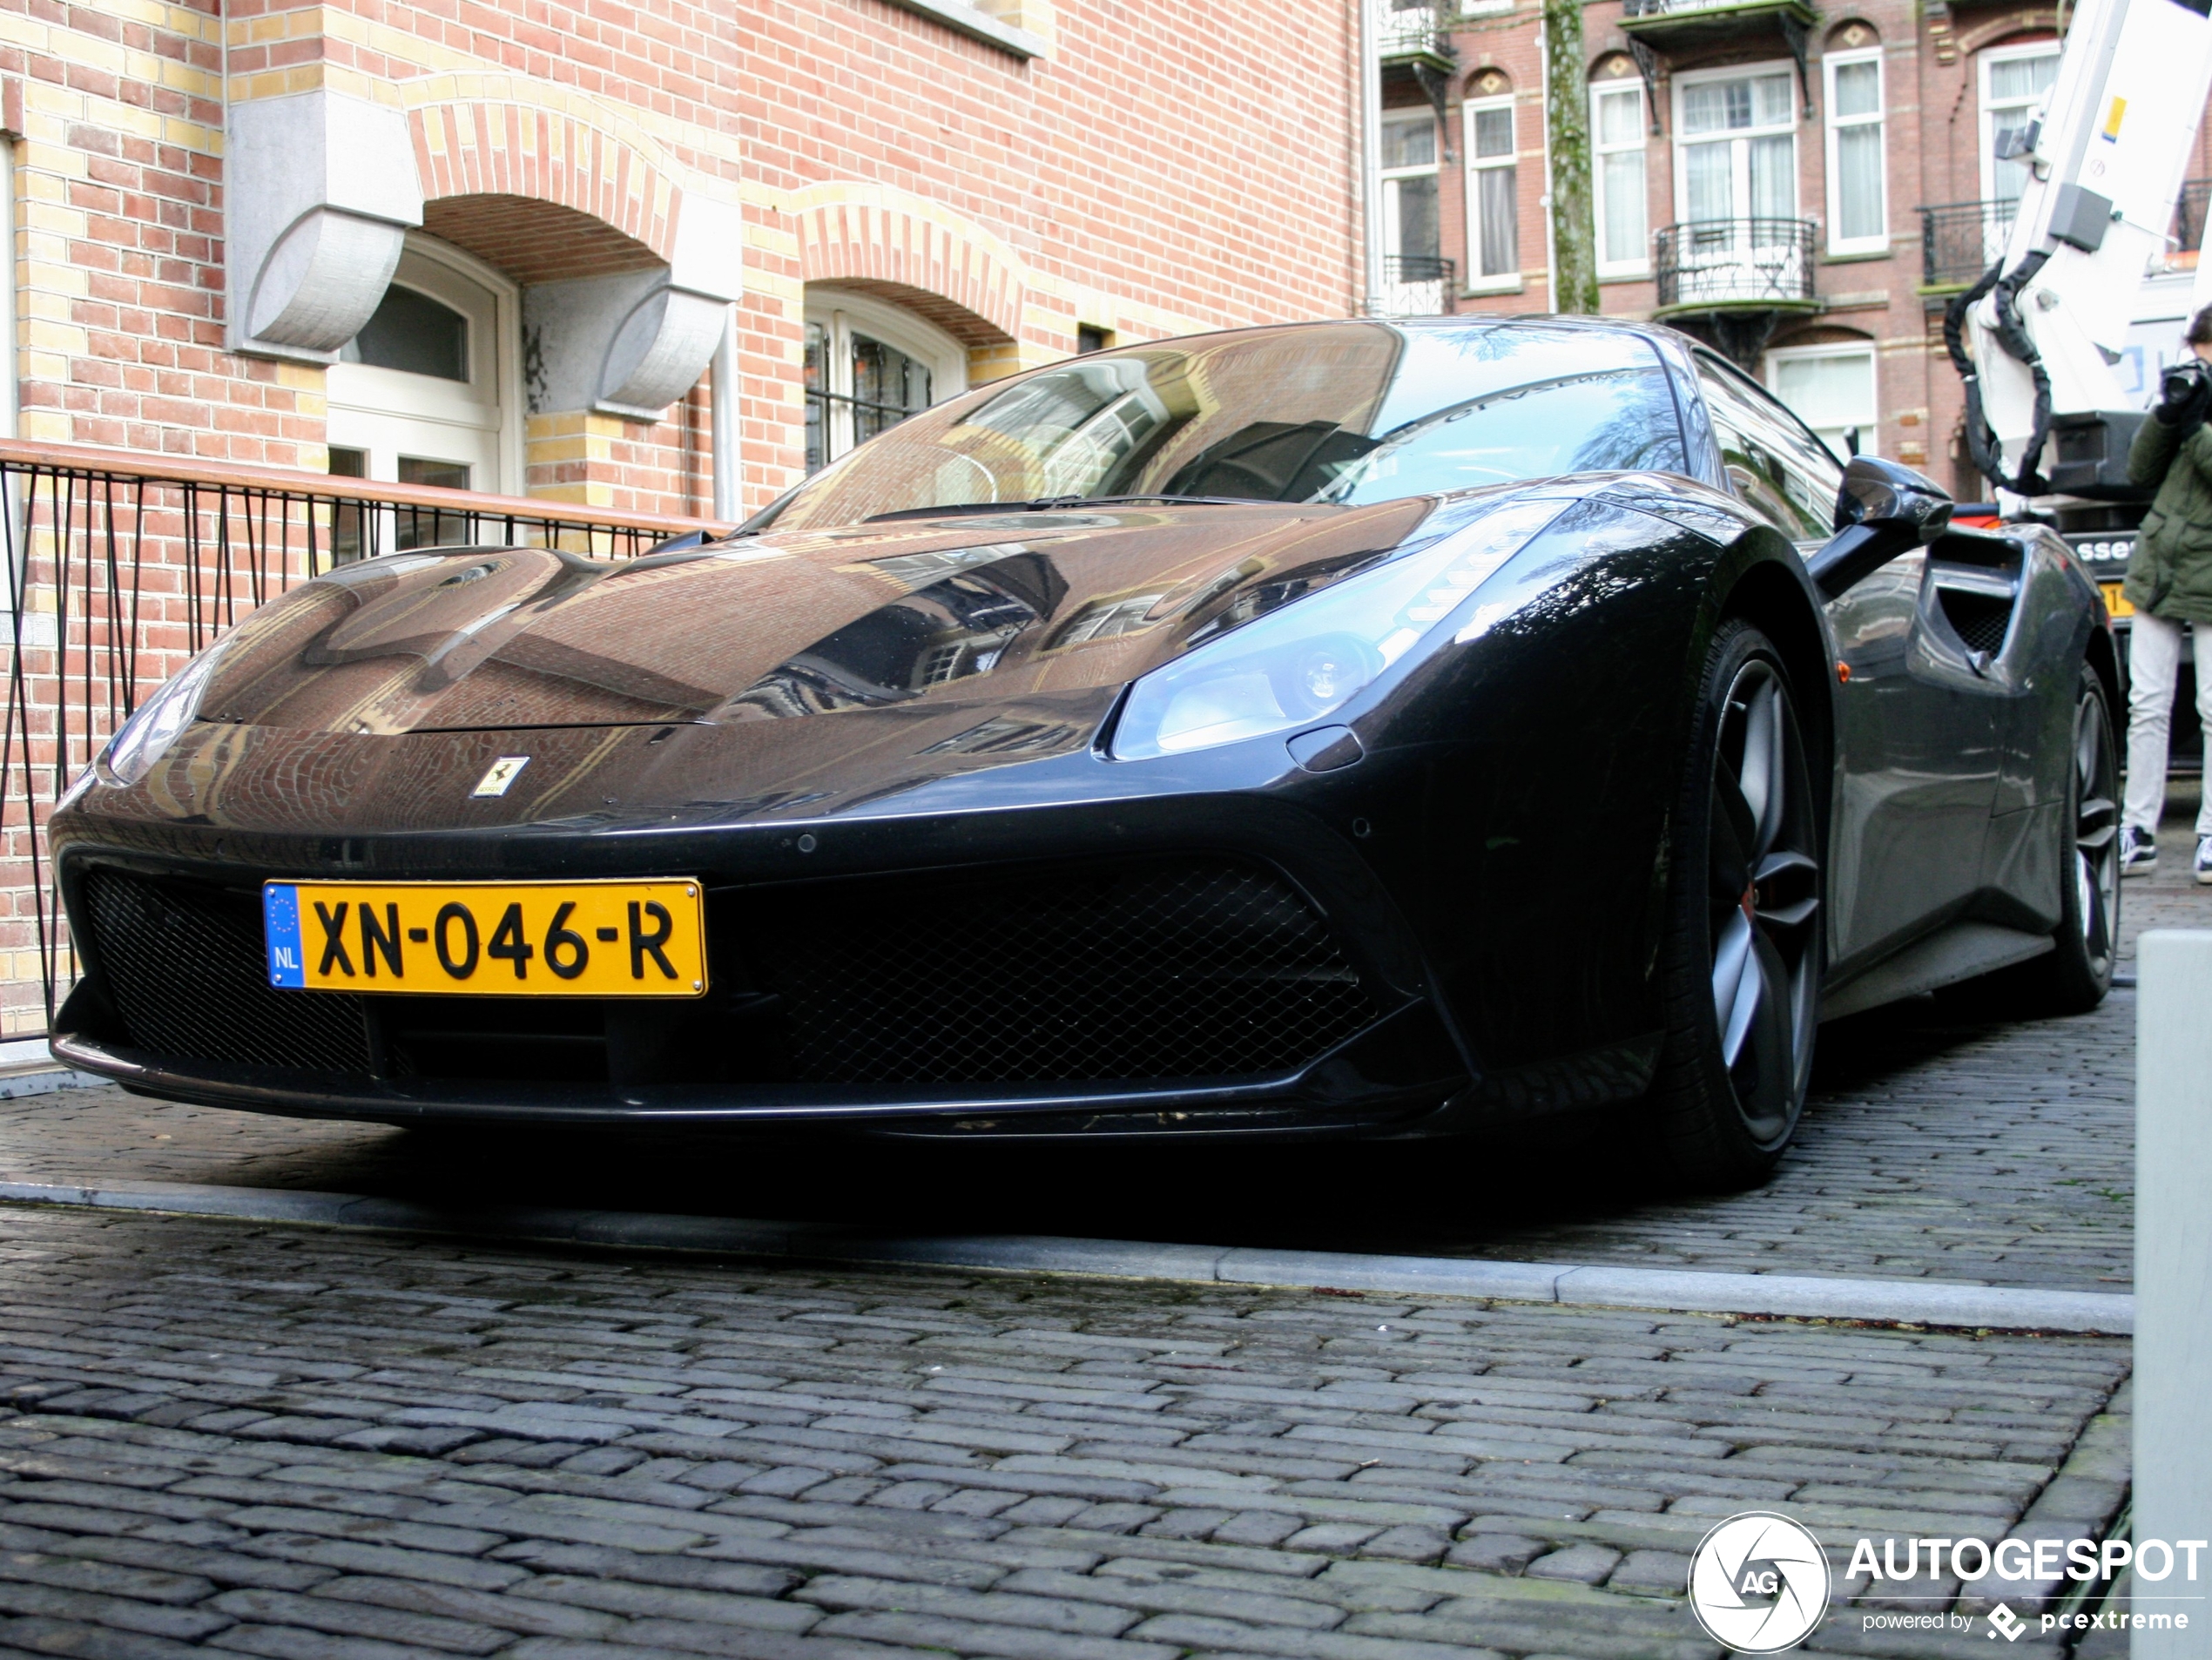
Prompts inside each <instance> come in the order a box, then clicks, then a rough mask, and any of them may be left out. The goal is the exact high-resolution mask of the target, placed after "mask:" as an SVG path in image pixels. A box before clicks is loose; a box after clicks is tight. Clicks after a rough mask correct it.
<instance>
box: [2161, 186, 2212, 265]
mask: <svg viewBox="0 0 2212 1660" xmlns="http://www.w3.org/2000/svg"><path fill="white" fill-rule="evenodd" d="M2208 204H2212V179H2184V180H2182V199H2181V200H2180V201H2178V202H2176V203H2175V205H2174V233H2173V234H2174V243H2173V246H2171V247H2169V248H2168V250H2167V252H2166V258H2165V260H2164V261H2163V263H2162V266H2161V267H2155V268H2162V269H2164V270H2168V271H2194V270H2195V269H2196V264H2197V255H2198V254H2199V253H2201V252H2202V250H2203V247H2204V214H2205V208H2206V206H2207V205H2208Z"/></svg>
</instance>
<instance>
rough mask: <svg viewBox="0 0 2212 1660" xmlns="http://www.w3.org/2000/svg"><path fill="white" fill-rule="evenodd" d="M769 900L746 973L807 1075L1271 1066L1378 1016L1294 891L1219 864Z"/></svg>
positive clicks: (903, 1080) (1066, 871) (1295, 1060)
mask: <svg viewBox="0 0 2212 1660" xmlns="http://www.w3.org/2000/svg"><path fill="white" fill-rule="evenodd" d="M779 909H780V910H781V911H782V914H781V915H780V916H779V917H773V918H772V919H769V918H764V919H762V920H763V921H766V922H767V927H766V928H765V929H764V930H763V932H762V934H760V935H754V940H753V942H754V945H755V947H756V948H758V946H759V945H762V944H770V943H771V942H772V949H771V950H769V951H768V952H767V953H766V954H765V955H763V956H757V957H756V960H755V967H756V968H757V969H759V970H760V971H762V972H763V974H764V976H765V978H766V979H768V980H769V981H771V982H772V985H773V989H775V990H777V991H779V992H780V993H782V995H783V997H784V999H785V1002H786V1005H787V1006H788V1009H789V1011H790V1016H789V1018H790V1027H789V1041H790V1045H791V1049H790V1053H791V1057H792V1070H793V1073H794V1076H795V1078H796V1080H797V1081H800V1082H807V1083H852V1084H917V1085H945V1084H965V1083H997V1084H1008V1083H1077V1082H1097V1081H1103V1080H1109V1079H1128V1080H1131V1081H1137V1080H1144V1079H1157V1078H1198V1077H1208V1076H1239V1075H1243V1076H1249V1075H1251V1074H1256V1073H1267V1072H1279V1071H1284V1070H1290V1069H1292V1068H1295V1067H1298V1066H1300V1065H1303V1064H1304V1063H1306V1062H1309V1061H1312V1060H1313V1059H1315V1058H1317V1057H1318V1056H1320V1055H1322V1054H1324V1053H1325V1052H1326V1051H1327V1050H1328V1049H1331V1048H1332V1047H1334V1046H1335V1045H1336V1044H1338V1043H1341V1042H1342V1041H1343V1040H1344V1039H1345V1038H1347V1037H1349V1036H1352V1034H1353V1033H1355V1032H1357V1031H1358V1030H1359V1029H1361V1028H1362V1027H1363V1026H1365V1025H1366V1024H1367V1023H1368V1022H1371V1021H1372V1019H1373V1018H1374V1016H1375V1012H1376V1011H1375V1007H1374V1004H1373V1002H1372V1000H1371V999H1370V998H1369V996H1368V995H1367V993H1366V989H1365V988H1364V987H1363V986H1362V985H1361V984H1360V981H1359V975H1358V974H1357V973H1355V972H1354V971H1353V969H1352V967H1351V966H1350V965H1349V964H1348V963H1347V962H1345V959H1344V957H1343V956H1342V955H1341V954H1340V953H1339V951H1338V949H1337V947H1336V944H1335V941H1333V940H1332V938H1331V936H1330V934H1329V931H1328V929H1327V928H1326V927H1325V926H1324V924H1323V923H1322V921H1321V920H1320V918H1319V917H1318V916H1317V915H1315V914H1314V913H1313V912H1312V910H1311V909H1310V908H1308V907H1307V906H1306V905H1305V902H1304V901H1302V900H1301V899H1300V898H1299V897H1298V894H1296V893H1295V892H1293V891H1292V890H1291V888H1290V887H1287V886H1286V885H1285V883H1283V882H1282V881H1280V880H1278V878H1276V877H1274V876H1273V875H1271V874H1268V873H1266V872H1264V871H1262V870H1259V869H1257V868H1254V867H1249V866H1246V865H1243V864H1239V863H1235V862H1232V861H1230V860H1196V859H1173V860H1148V861H1142V862H1136V863H1131V864H1127V865H1123V866H1119V867H1105V868H1103V869H1101V868H1099V867H1084V868H1073V867H1055V868H1052V869H1049V870H1047V871H1042V872H1039V873H1037V874H1030V875H1017V874H1012V873H1008V872H1004V871H1001V872H995V873H992V874H986V875H978V876H973V877H969V878H967V879H965V880H961V881H919V880H916V881H869V882H866V883H858V884H853V885H851V886H849V887H826V888H824V889H822V890H819V893H818V894H808V895H806V896H805V897H804V898H801V899H798V900H786V901H783V902H782V904H781V905H780V906H779ZM777 936H780V937H777Z"/></svg>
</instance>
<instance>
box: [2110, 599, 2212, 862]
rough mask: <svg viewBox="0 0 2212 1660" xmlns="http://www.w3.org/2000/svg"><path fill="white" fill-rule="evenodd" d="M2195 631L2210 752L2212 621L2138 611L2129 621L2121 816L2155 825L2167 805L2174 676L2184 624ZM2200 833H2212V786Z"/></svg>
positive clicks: (2199, 814)
mask: <svg viewBox="0 0 2212 1660" xmlns="http://www.w3.org/2000/svg"><path fill="white" fill-rule="evenodd" d="M2184 627H2188V628H2193V629H2195V631H2196V718H2197V719H2198V720H2200V721H2202V723H2203V725H2204V736H2205V750H2206V752H2207V753H2208V754H2212V652H2208V651H2206V650H2205V647H2206V646H2208V645H2212V625H2208V624H2203V623H2191V624H2182V623H2169V622H2168V621H2167V620H2166V619H2165V618H2164V617H2153V616H2152V615H2151V614H2150V613H2149V612H2148V611H2137V612H2136V613H2135V614H2134V617H2131V618H2129V619H2128V802H2127V807H2126V811H2125V812H2124V813H2122V815H2121V822H2122V823H2123V824H2130V825H2133V826H2134V827H2135V828H2136V829H2138V830H2148V831H2155V830H2156V829H2157V828H2158V817H2159V814H2160V813H2162V812H2164V811H2165V808H2166V748H2167V744H2168V739H2169V738H2170V736H2171V733H2172V732H2173V726H2174V681H2175V676H2176V675H2177V673H2178V672H2179V671H2180V669H2181V666H2182V629H2183V628H2184ZM2196 833H2197V834H2198V835H2200V836H2212V790H2207V791H2206V792H2205V794H2204V800H2203V803H2202V806H2199V807H2198V808H2197V810H2196Z"/></svg>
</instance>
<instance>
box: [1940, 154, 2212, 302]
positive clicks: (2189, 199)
mask: <svg viewBox="0 0 2212 1660" xmlns="http://www.w3.org/2000/svg"><path fill="white" fill-rule="evenodd" d="M2208 204H2212V179H2188V180H2185V181H2184V182H2183V184H2182V194H2181V199H2180V200H2179V201H2177V202H2176V203H2175V205H2174V224H2173V228H2172V229H2171V230H2170V231H2169V232H2168V236H2169V237H2170V238H2171V239H2172V240H2171V241H2170V242H2169V243H2168V246H2167V250H2166V252H2165V253H2163V254H2161V255H2159V256H2156V257H2155V258H2154V259H2153V260H2151V270H2152V272H2153V273H2157V272H2161V271H2193V270H2195V268H2196V260H2197V254H2198V253H2199V251H2200V250H2201V249H2202V247H2203V246H2204V219H2205V209H2206V206H2207V205H2208ZM2019 206H2020V204H2019V203H2018V202H2012V201H1993V202H1943V203H1939V204H1938V205H1937V206H1933V207H1924V208H1922V209H1920V292H1921V293H1923V294H1955V293H1956V292H1958V291H1959V289H1961V288H1967V287H1973V284H1974V283H1975V282H1976V281H1977V280H1979V278H1980V276H1981V273H1983V272H1985V271H1986V270H1988V269H1989V267H1991V266H1992V265H1993V264H1995V263H1996V262H1997V261H1998V260H2000V259H2002V258H2003V257H2004V254H2005V245H2006V243H2007V242H2008V241H2010V240H2012V235H2013V219H2014V218H2015V217H2017V214H2018V211H2019Z"/></svg>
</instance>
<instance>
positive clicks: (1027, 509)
mask: <svg viewBox="0 0 2212 1660" xmlns="http://www.w3.org/2000/svg"><path fill="white" fill-rule="evenodd" d="M1262 499H1263V498H1261V497H1259V496H1168V495H1163V494H1159V493H1157V492H1155V493H1152V494H1148V495H1143V496H1040V497H1039V498H1038V499H1037V500H1035V501H1034V502H948V503H945V504H944V505H942V506H941V507H902V508H900V509H898V510H897V511H896V512H894V513H872V514H870V515H869V516H867V518H865V519H862V520H861V521H860V523H863V524H882V523H887V521H889V520H892V519H949V518H956V517H961V516H966V515H968V514H972V513H1057V512H1063V511H1065V510H1066V509H1069V508H1078V507H1127V506H1130V505H1131V504H1133V503H1140V502H1164V503H1169V504H1170V505H1171V506H1176V507H1251V506H1254V505H1256V504H1258V503H1260V502H1261V500H1262Z"/></svg>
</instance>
